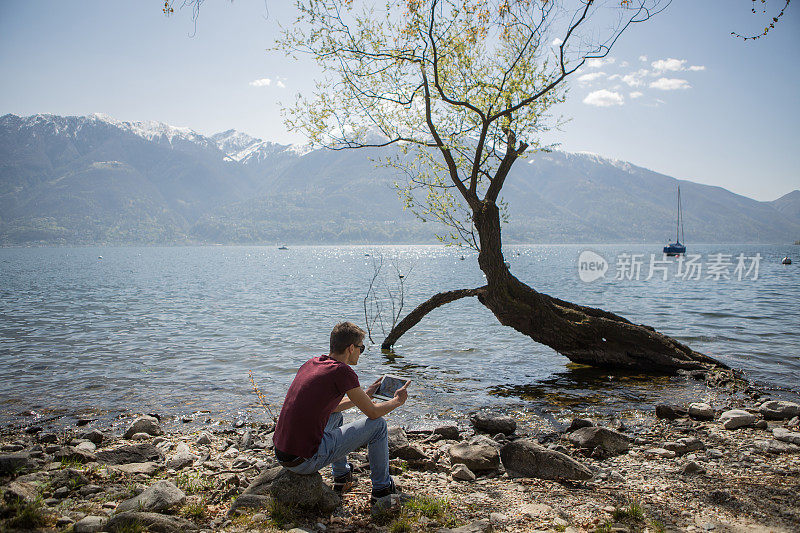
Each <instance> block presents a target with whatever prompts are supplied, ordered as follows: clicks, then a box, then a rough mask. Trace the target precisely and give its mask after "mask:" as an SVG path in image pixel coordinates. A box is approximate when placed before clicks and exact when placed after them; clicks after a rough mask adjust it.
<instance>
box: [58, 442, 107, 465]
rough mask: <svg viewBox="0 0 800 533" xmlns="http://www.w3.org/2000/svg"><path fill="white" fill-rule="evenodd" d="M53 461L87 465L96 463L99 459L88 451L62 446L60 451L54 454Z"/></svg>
mask: <svg viewBox="0 0 800 533" xmlns="http://www.w3.org/2000/svg"><path fill="white" fill-rule="evenodd" d="M53 460H54V461H62V462H64V461H68V462H71V463H81V464H85V463H92V462H94V461H96V460H97V457H96V456H95V454H93V453H92V452H87V451H86V450H79V449H78V448H75V447H73V446H62V447H61V449H60V450H58V451H57V452H56V453H54V454H53Z"/></svg>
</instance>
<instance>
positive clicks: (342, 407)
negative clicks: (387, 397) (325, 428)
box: [333, 376, 383, 413]
mask: <svg viewBox="0 0 800 533" xmlns="http://www.w3.org/2000/svg"><path fill="white" fill-rule="evenodd" d="M381 379H383V376H381V377H379V378H378V379H376V380H375V381H374V382H373V383H372V384H371V385H370V386H369V387H367V396H369V397H370V398H372V395H373V394H375V391H376V390H378V387H379V386H380V384H381ZM354 405H355V404H354V403H353V401H352V400H351V399H350V398H349V397H348V396H343V397H342V401H340V402H339V405H337V406H336V409H334V410H333V412H334V413H339V412H341V411H346V410H347V409H350V408H351V407H353V406H354Z"/></svg>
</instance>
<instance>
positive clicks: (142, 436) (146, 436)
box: [130, 431, 158, 444]
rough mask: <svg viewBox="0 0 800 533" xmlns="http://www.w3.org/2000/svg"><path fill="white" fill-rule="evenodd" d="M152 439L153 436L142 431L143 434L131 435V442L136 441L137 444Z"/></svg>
mask: <svg viewBox="0 0 800 533" xmlns="http://www.w3.org/2000/svg"><path fill="white" fill-rule="evenodd" d="M152 438H153V436H152V435H151V434H149V433H145V432H144V431H142V432H141V433H134V434H133V435H131V438H130V440H135V441H137V442H141V441H143V440H150V439H152ZM153 444H158V443H157V442H154V443H153Z"/></svg>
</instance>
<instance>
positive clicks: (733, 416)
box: [719, 409, 756, 429]
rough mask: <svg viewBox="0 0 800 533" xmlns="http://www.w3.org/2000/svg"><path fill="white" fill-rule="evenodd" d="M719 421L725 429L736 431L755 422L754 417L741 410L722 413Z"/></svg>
mask: <svg viewBox="0 0 800 533" xmlns="http://www.w3.org/2000/svg"><path fill="white" fill-rule="evenodd" d="M719 421H720V422H721V423H722V427H724V428H725V429H738V428H743V427H748V426H751V425H753V423H755V421H756V415H753V414H750V413H748V412H747V411H743V410H742V409H731V410H730V411H725V412H724V413H722V414H721V415H720V417H719Z"/></svg>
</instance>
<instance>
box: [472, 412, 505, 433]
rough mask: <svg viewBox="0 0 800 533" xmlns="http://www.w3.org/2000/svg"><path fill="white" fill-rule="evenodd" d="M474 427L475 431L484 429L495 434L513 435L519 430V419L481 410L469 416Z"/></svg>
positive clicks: (483, 430)
mask: <svg viewBox="0 0 800 533" xmlns="http://www.w3.org/2000/svg"><path fill="white" fill-rule="evenodd" d="M469 421H470V422H471V423H472V427H474V428H475V431H482V432H484V433H489V434H490V435H494V434H496V433H502V434H504V435H512V434H513V433H514V432H515V431H516V430H517V421H516V420H514V419H513V418H511V417H510V416H505V415H496V414H492V413H486V412H483V411H479V412H477V413H474V414H472V416H470V417H469Z"/></svg>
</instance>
